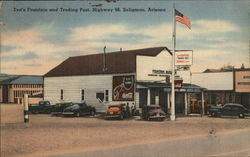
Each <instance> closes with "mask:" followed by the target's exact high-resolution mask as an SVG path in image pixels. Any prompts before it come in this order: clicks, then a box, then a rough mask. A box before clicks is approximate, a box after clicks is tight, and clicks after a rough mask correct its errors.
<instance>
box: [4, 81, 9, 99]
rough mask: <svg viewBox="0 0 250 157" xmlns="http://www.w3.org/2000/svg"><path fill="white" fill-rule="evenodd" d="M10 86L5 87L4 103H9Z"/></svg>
mask: <svg viewBox="0 0 250 157" xmlns="http://www.w3.org/2000/svg"><path fill="white" fill-rule="evenodd" d="M8 90H9V89H8V85H3V103H8V100H9V97H8V93H9V91H8Z"/></svg>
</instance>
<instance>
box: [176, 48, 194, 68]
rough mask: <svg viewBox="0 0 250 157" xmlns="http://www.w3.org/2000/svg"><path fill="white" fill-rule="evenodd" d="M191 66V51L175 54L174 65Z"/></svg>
mask: <svg viewBox="0 0 250 157" xmlns="http://www.w3.org/2000/svg"><path fill="white" fill-rule="evenodd" d="M192 64H193V51H177V52H175V65H176V66H183V65H189V66H190V65H192Z"/></svg>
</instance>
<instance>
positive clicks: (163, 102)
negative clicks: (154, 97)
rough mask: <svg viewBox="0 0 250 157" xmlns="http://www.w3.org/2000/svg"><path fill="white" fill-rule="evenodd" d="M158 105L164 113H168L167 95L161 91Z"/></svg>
mask: <svg viewBox="0 0 250 157" xmlns="http://www.w3.org/2000/svg"><path fill="white" fill-rule="evenodd" d="M159 105H160V106H161V108H162V110H163V111H164V112H165V113H168V93H167V92H164V91H163V90H160V92H159Z"/></svg>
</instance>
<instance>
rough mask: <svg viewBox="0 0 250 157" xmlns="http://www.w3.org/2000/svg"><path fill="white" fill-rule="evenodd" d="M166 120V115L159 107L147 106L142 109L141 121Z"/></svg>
mask: <svg viewBox="0 0 250 157" xmlns="http://www.w3.org/2000/svg"><path fill="white" fill-rule="evenodd" d="M165 118H166V113H165V112H164V111H163V110H162V109H161V107H160V106H159V105H147V106H143V108H142V119H145V120H152V119H154V120H161V121H163V120H164V119H165Z"/></svg>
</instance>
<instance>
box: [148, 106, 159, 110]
mask: <svg viewBox="0 0 250 157" xmlns="http://www.w3.org/2000/svg"><path fill="white" fill-rule="evenodd" d="M149 109H150V110H157V109H160V107H159V106H151V107H150V108H149Z"/></svg>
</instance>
